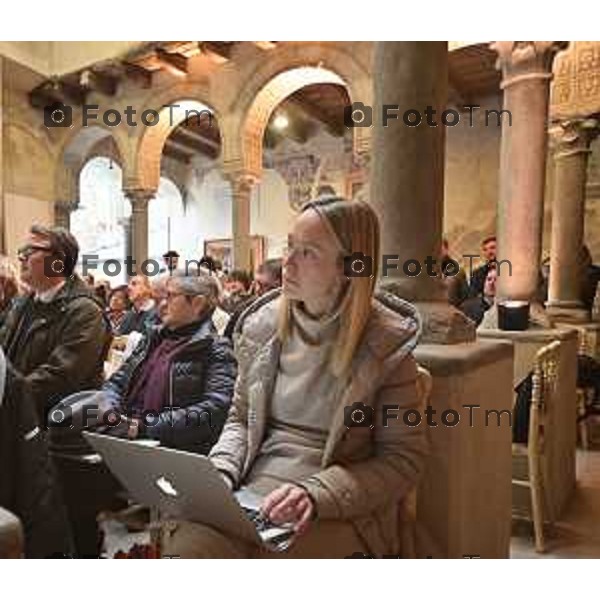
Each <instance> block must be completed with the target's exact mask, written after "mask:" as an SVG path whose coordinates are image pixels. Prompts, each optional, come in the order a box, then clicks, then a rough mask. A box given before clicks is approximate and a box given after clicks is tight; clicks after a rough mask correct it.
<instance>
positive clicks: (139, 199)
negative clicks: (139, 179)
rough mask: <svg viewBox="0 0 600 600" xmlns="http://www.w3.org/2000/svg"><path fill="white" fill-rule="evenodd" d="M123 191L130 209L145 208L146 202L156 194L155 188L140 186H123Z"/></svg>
mask: <svg viewBox="0 0 600 600" xmlns="http://www.w3.org/2000/svg"><path fill="white" fill-rule="evenodd" d="M123 193H124V194H125V196H126V197H127V198H128V199H129V201H130V202H131V209H132V210H145V209H146V208H147V207H148V202H150V200H152V198H154V196H156V190H147V189H140V188H125V189H124V190H123Z"/></svg>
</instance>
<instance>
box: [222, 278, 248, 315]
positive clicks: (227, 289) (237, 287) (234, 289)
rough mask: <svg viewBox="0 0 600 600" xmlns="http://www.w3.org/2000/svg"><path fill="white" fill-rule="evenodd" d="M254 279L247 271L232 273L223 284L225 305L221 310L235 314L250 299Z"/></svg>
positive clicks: (223, 304)
mask: <svg viewBox="0 0 600 600" xmlns="http://www.w3.org/2000/svg"><path fill="white" fill-rule="evenodd" d="M251 284H252V278H251V277H250V275H248V273H246V271H241V270H236V271H232V272H231V273H230V274H229V275H227V277H226V278H225V282H224V284H223V303H222V306H221V308H222V309H223V310H224V311H225V312H227V313H229V314H230V315H231V314H233V313H234V312H235V311H236V310H237V309H238V308H239V307H240V306H242V305H243V304H244V303H245V302H246V301H247V300H248V298H249V297H250V285H251Z"/></svg>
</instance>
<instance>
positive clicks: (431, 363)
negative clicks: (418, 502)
mask: <svg viewBox="0 0 600 600" xmlns="http://www.w3.org/2000/svg"><path fill="white" fill-rule="evenodd" d="M513 353H514V350H513V345H512V343H511V342H509V341H506V340H495V339H494V340H477V341H475V342H469V343H465V344H451V345H440V344H419V345H418V346H417V347H416V349H415V351H414V356H415V359H416V360H417V362H418V363H419V364H420V365H422V366H423V367H425V368H426V369H427V370H428V371H430V372H431V374H432V375H434V376H435V377H447V376H450V375H463V374H466V373H469V372H470V371H473V370H474V369H477V368H479V367H483V366H486V365H488V364H490V363H495V362H498V361H501V360H511V361H512V360H513Z"/></svg>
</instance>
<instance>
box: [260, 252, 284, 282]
mask: <svg viewBox="0 0 600 600" xmlns="http://www.w3.org/2000/svg"><path fill="white" fill-rule="evenodd" d="M282 265H283V262H282V260H281V259H280V258H270V259H269V260H266V261H265V262H264V263H263V264H262V265H260V266H259V267H258V269H256V271H257V272H258V273H260V274H261V275H262V274H263V273H264V274H266V275H267V277H269V279H270V280H271V281H273V283H274V285H275V287H281V271H282Z"/></svg>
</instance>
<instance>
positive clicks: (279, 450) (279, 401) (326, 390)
mask: <svg viewBox="0 0 600 600" xmlns="http://www.w3.org/2000/svg"><path fill="white" fill-rule="evenodd" d="M292 318H293V323H294V326H293V327H292V333H291V335H290V336H288V339H287V340H286V342H285V343H284V344H283V347H282V349H281V355H280V358H279V368H278V372H277V379H276V382H275V386H274V391H273V395H272V398H271V405H270V406H271V409H270V415H269V419H268V424H267V432H266V435H265V439H264V441H263V443H262V446H261V448H260V452H259V454H258V456H257V457H256V460H255V462H254V465H253V467H252V470H251V471H250V473H249V475H248V478H247V479H246V485H247V486H249V487H250V488H252V489H253V490H254V491H256V492H258V493H261V494H268V493H269V492H271V491H272V490H273V489H275V488H276V487H278V486H279V485H281V484H282V483H285V482H289V481H298V480H301V479H305V478H306V477H308V476H310V475H312V474H314V473H316V472H317V471H319V470H320V469H321V458H322V455H323V449H324V448H325V442H326V440H327V435H328V432H329V426H330V423H331V420H332V417H333V413H334V410H335V408H336V405H337V399H338V397H339V390H337V389H336V388H337V385H336V384H337V379H336V377H335V376H334V375H333V374H331V372H330V369H329V366H328V365H329V355H330V351H331V348H332V345H333V343H334V340H335V336H336V333H337V331H338V327H339V315H337V314H336V315H333V316H328V317H324V318H322V319H313V318H311V317H309V316H308V315H307V314H306V313H305V312H304V311H302V309H301V308H300V307H299V306H298V305H296V304H295V303H294V304H293V305H292Z"/></svg>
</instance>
